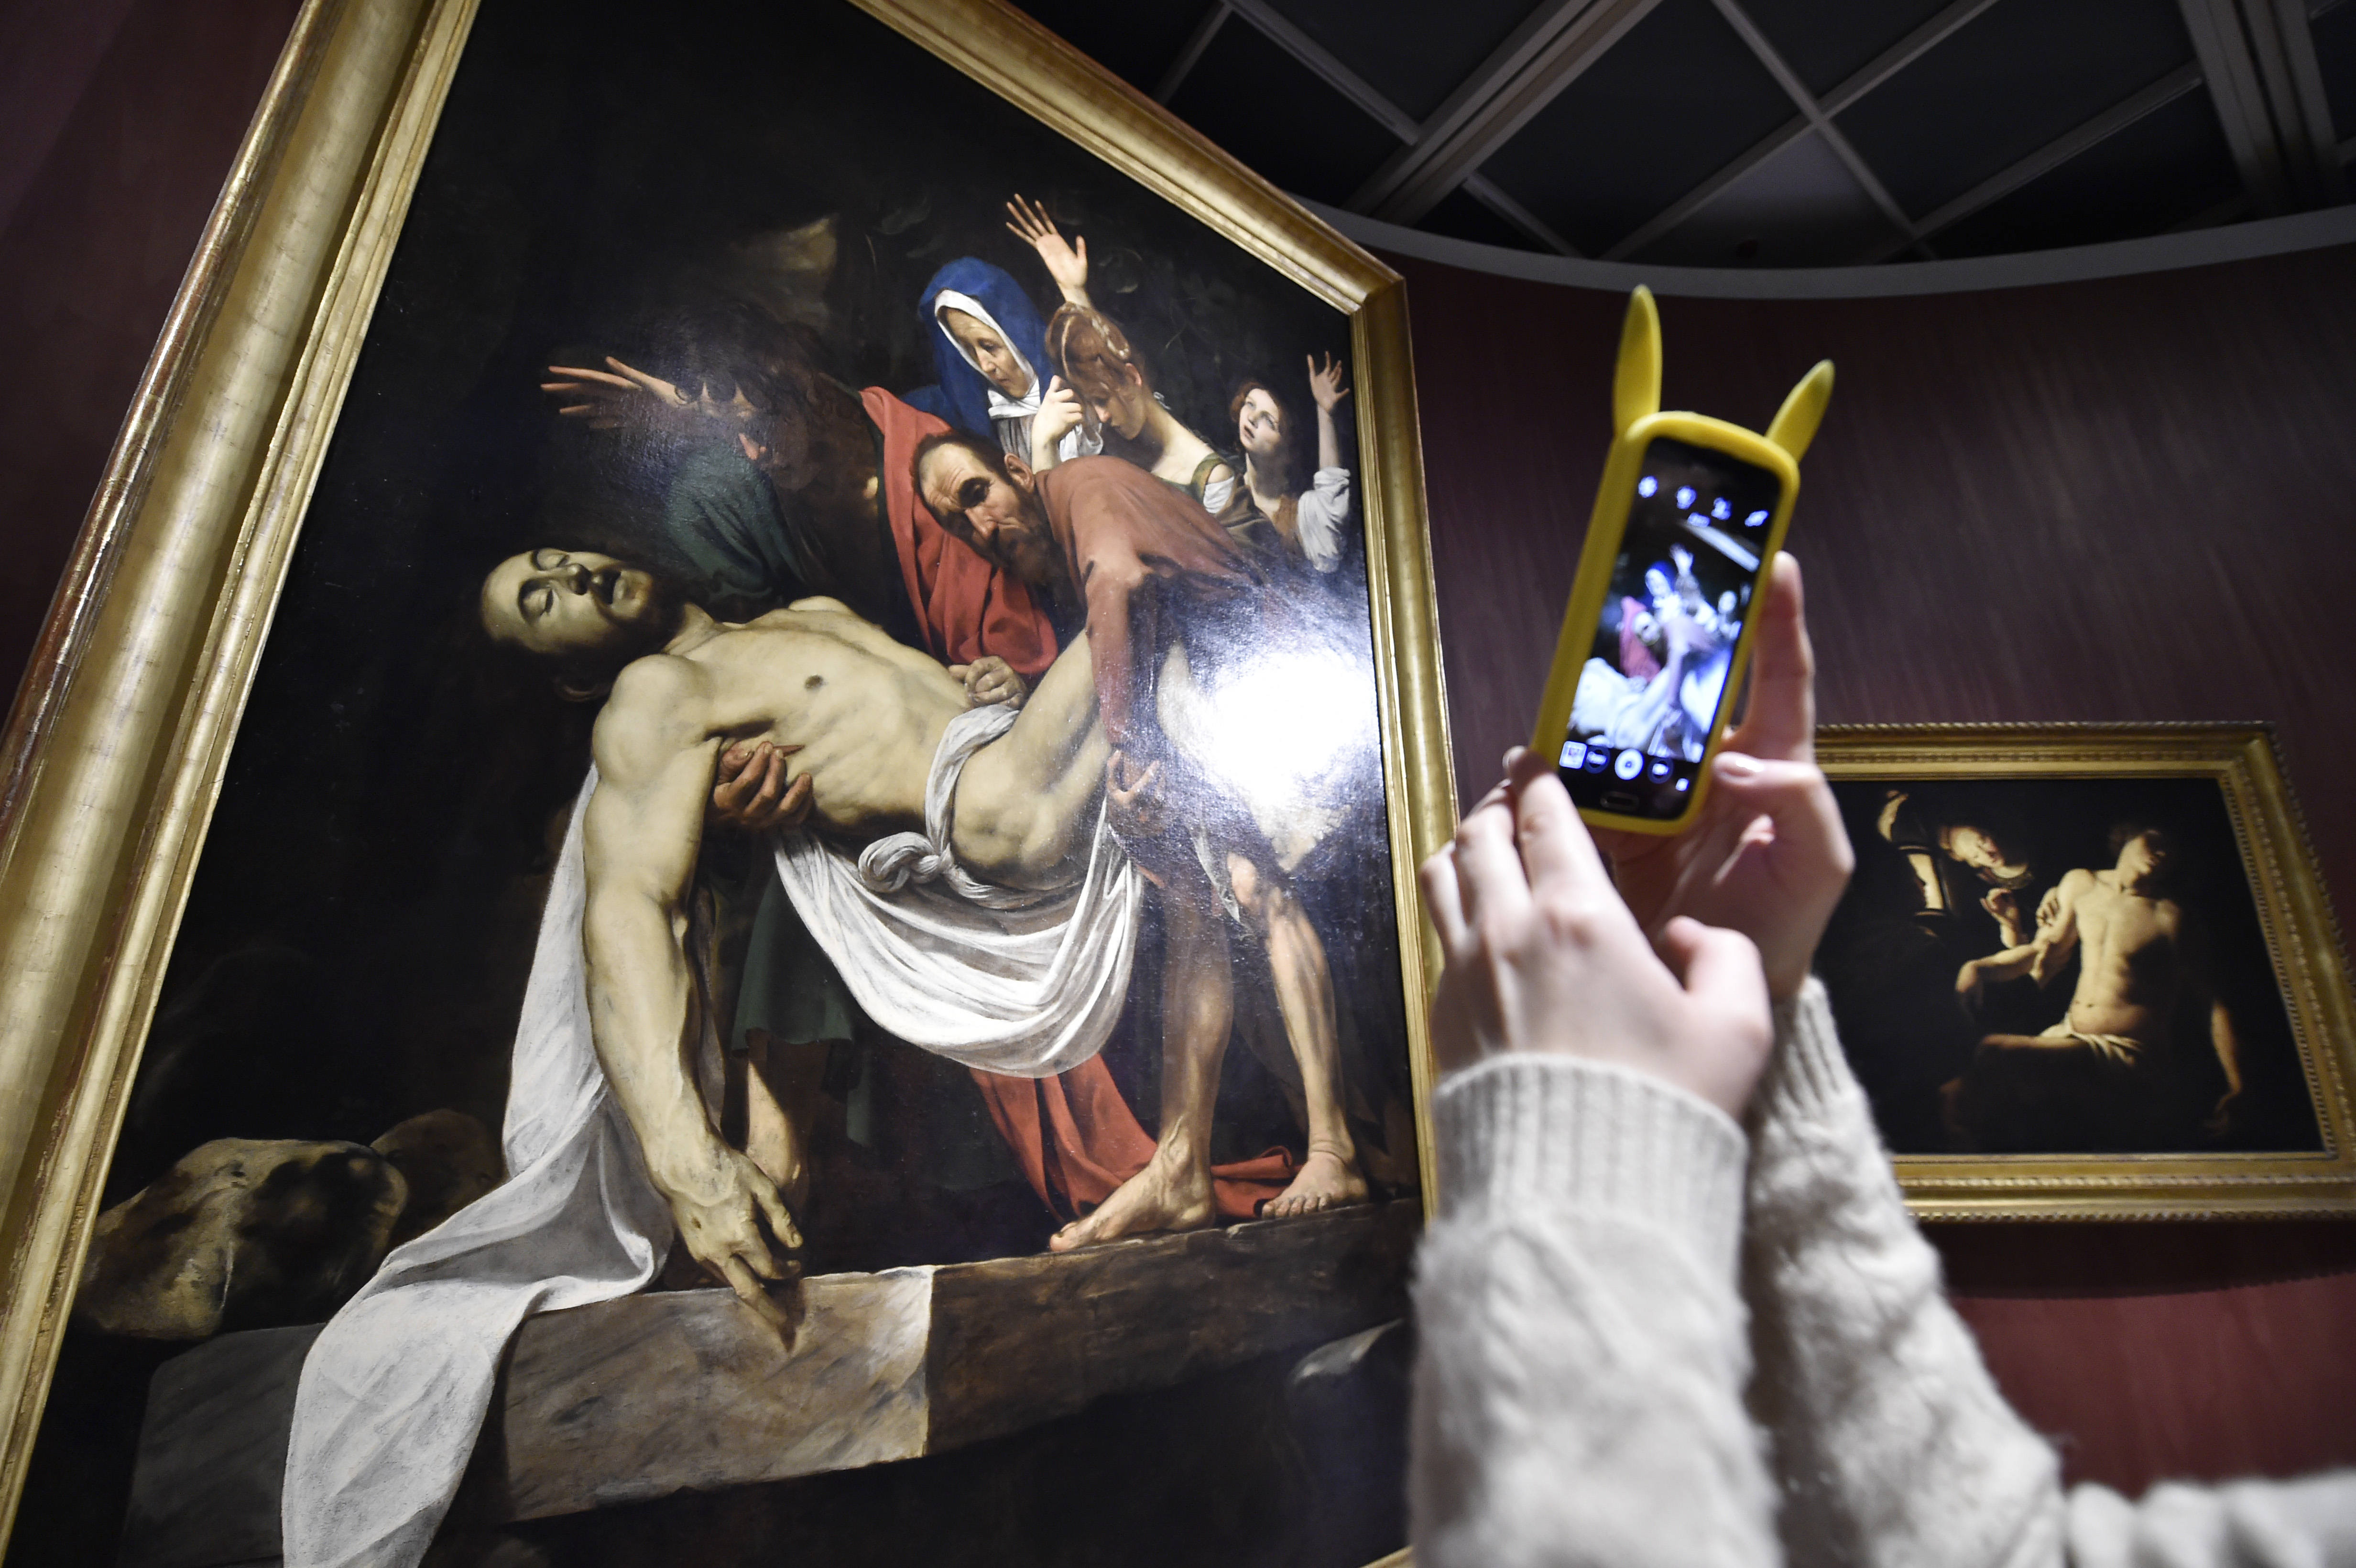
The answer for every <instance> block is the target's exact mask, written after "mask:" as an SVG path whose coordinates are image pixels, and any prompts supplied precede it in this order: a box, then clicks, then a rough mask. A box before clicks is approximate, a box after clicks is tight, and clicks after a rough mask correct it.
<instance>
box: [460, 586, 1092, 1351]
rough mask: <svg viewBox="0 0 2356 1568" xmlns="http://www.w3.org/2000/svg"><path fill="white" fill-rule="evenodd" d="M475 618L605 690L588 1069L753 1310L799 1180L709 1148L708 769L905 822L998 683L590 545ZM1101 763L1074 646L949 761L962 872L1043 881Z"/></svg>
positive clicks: (804, 814)
mask: <svg viewBox="0 0 2356 1568" xmlns="http://www.w3.org/2000/svg"><path fill="white" fill-rule="evenodd" d="M481 614H482V620H483V624H484V626H485V628H486V630H487V632H488V633H489V635H491V636H492V637H493V639H495V640H496V641H498V642H499V643H502V644H505V645H509V646H511V647H514V648H516V649H518V650H519V651H520V652H522V653H524V654H527V655H530V656H535V657H537V658H539V659H541V660H543V661H545V662H547V663H548V664H550V665H552V667H554V668H555V669H556V670H557V671H558V672H559V686H560V688H562V689H563V690H564V691H565V692H566V693H567V694H568V695H570V696H573V697H575V698H578V699H584V700H586V699H594V698H595V697H596V696H597V695H599V694H600V693H601V692H602V693H608V695H606V697H605V708H604V710H603V711H602V712H601V713H600V714H599V716H598V719H597V724H596V729H595V733H594V741H593V751H594V757H595V761H596V764H597V770H598V784H597V788H596V792H595V794H594V795H593V796H592V798H591V800H590V803H589V805H588V809H587V816H586V818H585V821H584V857H585V865H586V871H587V880H588V889H589V892H588V902H587V907H586V912H585V913H584V919H583V929H582V943H583V948H584V955H585V958H586V962H587V973H588V993H589V1014H590V1024H591V1030H592V1033H593V1035H594V1044H595V1049H596V1053H597V1058H598V1061H599V1062H600V1063H601V1065H602V1066H603V1067H604V1069H605V1075H606V1079H607V1081H608V1082H609V1083H610V1084H611V1085H612V1088H613V1091H614V1094H615V1096H616V1100H617V1101H618V1102H619V1104H620V1105H621V1107H622V1110H623V1112H624V1114H625V1115H626V1116H627V1117H628V1118H629V1122H630V1125H631V1126H632V1127H633V1128H634V1129H635V1130H636V1131H637V1136H638V1140H639V1144H640V1147H641V1148H642V1150H643V1152H644V1155H645V1157H646V1164H647V1169H648V1175H649V1176H650V1177H651V1178H652V1179H653V1181H654V1183H655V1186H656V1188H657V1189H659V1191H660V1192H661V1193H662V1195H663V1197H664V1199H665V1200H667V1201H668V1202H669V1206H670V1209H671V1211H672V1213H673V1214H674V1216H675V1217H676V1219H677V1221H678V1223H679V1228H680V1235H681V1236H682V1238H683V1239H684V1240H685V1242H686V1243H687V1246H688V1249H689V1251H690V1252H691V1253H692V1254H693V1255H694V1256H695V1258H696V1259H697V1261H698V1262H700V1263H701V1264H703V1265H704V1266H705V1267H706V1268H707V1269H709V1270H711V1271H712V1273H713V1274H714V1275H718V1276H719V1277H721V1278H722V1279H724V1280H725V1281H726V1282H727V1283H728V1284H729V1285H731V1286H733V1287H734V1289H735V1290H736V1292H737V1293H738V1295H740V1296H743V1297H744V1299H745V1301H746V1303H747V1304H748V1305H751V1306H753V1307H755V1310H761V1311H765V1312H766V1298H765V1297H763V1296H762V1295H761V1292H760V1288H759V1285H758V1283H757V1282H758V1280H759V1279H764V1278H775V1277H777V1275H778V1274H779V1262H778V1258H777V1249H778V1247H780V1246H782V1247H784V1248H787V1249H790V1248H793V1247H797V1246H798V1245H799V1244H800V1241H799V1236H798V1232H797V1231H796V1229H795V1226H794V1222H793V1218H792V1215H791V1213H790V1212H789V1211H788V1208H787V1203H786V1202H785V1200H784V1199H783V1198H782V1197H781V1196H780V1190H779V1189H780V1186H781V1185H784V1186H786V1187H787V1188H788V1189H790V1188H791V1187H793V1186H794V1185H795V1184H796V1183H797V1182H798V1179H800V1171H799V1169H798V1165H799V1154H798V1151H790V1152H788V1153H787V1155H785V1156H784V1157H782V1159H781V1160H776V1159H773V1161H772V1163H782V1164H784V1165H786V1166H787V1168H776V1169H766V1170H765V1169H764V1168H762V1167H761V1166H760V1165H758V1164H756V1163H755V1161H754V1160H753V1159H752V1158H750V1157H747V1156H746V1155H744V1154H743V1153H740V1152H739V1151H737V1150H734V1149H732V1148H730V1147H727V1146H726V1145H725V1144H723V1142H722V1141H721V1139H720V1138H719V1136H718V1135H717V1134H716V1133H715V1132H714V1131H713V1129H712V1125H711V1123H710V1121H709V1120H708V1118H707V1117H706V1115H705V1113H704V1109H703V1104H702V1102H701V1097H700V1096H699V1094H698V1092H697V1088H696V1083H695V1075H694V1072H693V1071H692V1068H691V1061H690V1057H689V1045H688V1037H689V1019H690V1017H691V1006H690V1003H691V995H692V985H693V981H692V976H691V972H690V967H689V960H688V955H687V951H686V947H685V933H686V923H687V922H686V913H685V908H686V895H687V892H688V890H689V887H690V885H691V880H692V878H693V874H694V869H695V861H696V854H697V850H698V848H699V846H700V843H701V835H702V829H703V823H704V815H705V810H706V801H707V799H708V798H709V797H710V795H711V794H712V779H713V771H714V762H715V759H716V758H717V757H718V755H719V753H720V752H721V750H722V748H723V747H725V746H730V745H732V744H734V743H745V744H753V745H758V744H760V743H761V742H767V743H768V744H769V745H770V746H771V747H773V748H774V749H775V751H776V752H777V753H781V754H785V755H790V756H791V758H792V761H793V765H792V768H791V773H792V775H793V777H792V782H791V784H790V786H789V787H788V788H787V790H786V791H785V792H784V795H783V798H782V800H781V801H780V802H779V803H778V805H779V807H780V810H779V812H778V813H777V817H778V818H782V822H781V825H785V826H793V825H798V824H802V823H807V825H808V826H809V827H810V828H811V829H812V830H814V831H816V832H818V833H820V834H824V835H828V836H830V837H834V838H836V839H838V840H840V841H847V842H849V843H851V844H864V843H868V842H871V841H873V840H874V839H876V838H878V837H882V836H883V835H885V834H887V833H893V832H896V831H902V830H911V829H922V828H923V827H924V826H925V821H926V806H925V792H926V780H927V777H928V775H929V773H931V771H932V769H933V767H934V763H935V758H936V753H937V752H938V751H939V749H940V746H941V741H942V737H943V735H944V732H945V731H947V730H948V726H949V724H950V721H951V720H954V719H956V718H958V715H960V714H961V713H964V712H966V711H967V709H968V708H969V705H970V704H978V703H980V702H982V701H985V700H987V699H989V698H990V697H991V696H992V695H994V694H995V692H996V691H997V690H999V689H1001V688H1000V687H999V686H997V685H996V684H995V683H997V682H998V681H999V680H1000V679H1001V675H1000V672H999V671H998V670H997V668H996V667H995V665H994V661H991V662H985V663H981V664H977V665H975V666H973V667H969V668H968V669H967V672H966V680H965V682H964V683H963V684H961V683H960V682H959V680H958V678H957V677H954V676H952V675H951V674H950V673H949V672H948V670H946V669H944V668H943V667H941V666H940V665H939V664H937V663H936V662H935V661H934V660H932V659H930V658H928V657H926V656H924V655H923V654H920V653H918V652H916V651H915V650H914V649H911V648H906V647H904V646H902V645H899V644H897V643H895V642H894V641H892V639H891V638H890V637H888V636H886V635H884V634H883V631H882V630H881V629H879V628H878V627H876V626H874V625H873V624H871V623H869V622H867V621H864V620H862V619H861V618H860V617H859V616H857V615H856V614H854V613H851V611H850V610H849V609H848V608H847V607H845V606H844V605H842V604H841V603H839V602H837V601H834V600H830V599H806V600H802V601H799V602H798V603H794V604H792V605H790V606H788V607H787V608H786V609H783V610H777V611H772V612H771V613H768V614H766V615H763V616H761V617H759V618H758V619H757V620H754V621H750V622H747V623H744V624H741V625H738V624H725V623H723V622H719V621H715V620H714V619H712V616H710V615H709V614H707V613H704V611H703V610H701V608H699V607H698V606H696V605H694V604H692V603H683V602H681V601H680V600H678V599H676V598H673V597H671V596H669V594H668V593H666V592H665V591H664V588H663V586H662V584H661V583H660V582H659V581H658V580H657V579H655V578H654V577H653V576H651V575H650V574H649V573H648V572H646V571H642V570H640V569H638V568H637V567H634V566H631V565H628V564H626V563H624V562H621V561H618V560H613V559H612V558H610V557H607V556H602V555H594V554H589V553H586V552H577V551H565V550H560V549H541V550H535V551H533V552H531V553H530V554H527V555H519V556H516V557H513V558H511V559H510V560H506V561H503V562H501V563H500V564H499V566H498V567H497V568H496V569H494V570H493V571H492V572H491V573H490V575H489V576H488V577H487V579H486V580H485V581H484V583H483V590H482V598H481ZM1107 759H1108V748H1107V746H1106V743H1105V741H1104V737H1103V732H1102V731H1101V730H1100V729H1099V728H1098V725H1097V723H1096V721H1095V692H1094V689H1093V685H1092V682H1091V680H1090V674H1089V667H1088V659H1087V641H1086V639H1085V638H1080V639H1076V641H1075V643H1074V645H1073V646H1072V647H1071V648H1070V649H1067V650H1066V656H1064V657H1061V658H1059V659H1058V660H1057V661H1056V663H1055V665H1054V666H1053V667H1050V669H1049V671H1048V673H1047V674H1046V676H1045V677H1044V678H1043V679H1042V680H1041V681H1040V683H1039V685H1038V688H1037V689H1036V690H1035V691H1033V693H1032V694H1031V696H1030V698H1029V700H1028V702H1027V704H1026V705H1025V706H1024V707H1023V709H1022V711H1021V713H1020V714H1019V715H1017V716H1015V717H1014V719H1013V720H1012V725H1011V727H1009V728H1007V729H1006V731H1005V732H1004V733H1003V734H1002V735H1000V736H999V737H998V738H997V739H995V740H993V741H989V742H988V743H987V744H984V745H981V746H980V748H979V749H978V750H976V751H975V752H973V753H972V755H971V757H970V759H969V761H968V762H967V763H966V764H965V767H964V771H963V773H962V774H961V775H959V777H958V782H957V784H956V793H955V815H954V828H953V833H952V843H953V845H954V848H955V851H956V857H957V859H958V863H959V865H960V866H961V867H963V868H964V869H966V870H967V871H969V873H971V874H972V875H973V876H976V877H979V878H981V879H984V880H989V881H991V882H994V883H997V884H1001V885H1003V886H1006V887H1011V888H1035V887H1040V886H1044V885H1050V884H1052V883H1054V882H1055V880H1058V874H1059V873H1061V872H1064V871H1065V870H1066V868H1067V862H1069V861H1070V860H1071V859H1072V858H1073V857H1074V855H1075V854H1076V852H1078V851H1081V850H1084V849H1085V848H1087V843H1088V839H1089V837H1090V835H1091V833H1092V832H1093V830H1094V828H1095V825H1096V813H1095V810H1094V807H1095V805H1096V802H1097V799H1098V791H1099V790H1100V789H1101V788H1102V787H1103V779H1104V775H1105V770H1106V763H1107ZM1124 798H1125V797H1124Z"/></svg>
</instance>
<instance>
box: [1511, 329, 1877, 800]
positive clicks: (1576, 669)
mask: <svg viewBox="0 0 2356 1568" xmlns="http://www.w3.org/2000/svg"><path fill="white" fill-rule="evenodd" d="M1832 392H1833V365H1832V361H1831V360H1829V359H1823V360H1819V361H1817V363H1816V365H1815V368H1813V369H1811V370H1810V371H1809V372H1808V373H1807V374H1806V375H1805V376H1804V377H1802V378H1801V379H1800V384H1799V385H1798V386H1796V387H1794V388H1793V389H1792V391H1791V395H1790V396H1788V397H1786V398H1785V399H1784V400H1783V407H1782V408H1781V409H1780V410H1778V411H1776V414H1775V419H1774V422H1773V423H1772V424H1770V425H1769V426H1768V427H1767V432H1766V433H1765V434H1764V435H1762V434H1760V433H1758V432H1754V431H1748V430H1744V429H1743V428H1742V427H1741V426H1740V425H1732V424H1729V423H1727V422H1726V421H1724V420H1716V419H1711V418H1710V417H1709V416H1708V415H1707V414H1696V413H1677V412H1668V413H1665V412H1663V411H1661V315H1660V312H1659V310H1658V309H1657V308H1656V307H1655V305H1654V304H1653V291H1652V290H1650V289H1648V288H1645V287H1644V286H1643V285H1642V284H1639V285H1637V288H1636V292H1635V293H1632V294H1630V295H1629V296H1628V315H1627V318H1626V320H1625V322H1624V323H1623V324H1622V326H1621V329H1620V363H1619V366H1618V368H1616V369H1615V370H1614V372H1613V374H1612V423H1613V424H1614V425H1615V426H1616V427H1618V430H1619V434H1618V435H1617V436H1616V437H1615V438H1614V439H1613V441H1612V453H1611V455H1610V457H1608V458H1607V459H1605V461H1604V464H1603V483H1602V484H1601V485H1600V486H1599V487H1598V488H1597V490H1596V493H1595V510H1594V511H1593V512H1592V513H1591V514H1590V516H1589V517H1588V523H1587V545H1586V548H1585V549H1583V550H1582V551H1580V558H1579V577H1578V579H1577V581H1574V582H1573V583H1572V585H1571V590H1570V603H1569V606H1568V607H1567V608H1566V609H1565V610H1564V611H1563V616H1562V635H1560V637H1559V638H1558V639H1557V641H1556V644H1555V653H1554V669H1553V672H1552V673H1551V674H1549V675H1548V676H1547V687H1546V696H1545V697H1544V698H1543V699H1540V701H1539V703H1538V718H1537V727H1536V728H1535V729H1534V730H1533V731H1532V732H1531V741H1530V749H1531V750H1532V751H1535V752H1539V753H1540V754H1541V755H1544V756H1547V757H1552V756H1554V755H1555V754H1556V753H1557V752H1560V751H1561V749H1562V742H1563V738H1564V736H1565V735H1567V734H1568V733H1569V729H1570V706H1571V699H1572V698H1573V697H1574V696H1575V695H1576V694H1577V692H1578V690H1579V674H1580V669H1581V668H1582V667H1584V666H1585V664H1586V662H1587V656H1588V652H1589V650H1590V647H1591V646H1592V645H1593V643H1594V639H1595V625H1596V617H1597V616H1598V614H1599V613H1601V610H1602V608H1603V596H1604V594H1605V593H1606V592H1609V590H1610V588H1611V585H1612V568H1613V566H1614V565H1615V564H1616V563H1617V562H1618V560H1619V556H1620V543H1621V539H1622V537H1623V536H1624V535H1625V533H1626V528H1627V522H1628V517H1629V514H1630V512H1631V511H1632V509H1633V507H1634V506H1635V502H1636V480H1637V477H1638V474H1637V470H1638V468H1639V467H1640V466H1641V465H1642V463H1643V460H1644V452H1645V449H1646V448H1647V447H1649V446H1650V445H1651V444H1652V443H1653V442H1654V441H1655V440H1656V439H1658V438H1660V437H1663V436H1666V437H1669V438H1670V439H1672V440H1676V441H1682V442H1687V443H1691V444H1693V445H1695V446H1701V447H1708V448H1710V449H1712V450H1715V451H1718V452H1723V453H1726V454H1728V455H1729V456H1730V457H1733V458H1736V459H1738V460H1740V461H1741V462H1744V463H1748V464H1752V465H1754V466H1756V467H1759V468H1763V469H1765V470H1767V471H1768V472H1769V473H1772V474H1773V475H1775V476H1776V478H1777V479H1778V480H1779V481H1781V485H1782V488H1781V494H1780V495H1779V496H1778V497H1777V499H1776V503H1775V515H1774V517H1772V519H1770V521H1769V522H1768V525H1767V536H1766V539H1765V543H1764V545H1763V547H1762V549H1761V552H1760V560H1761V561H1762V563H1766V564H1765V565H1764V566H1763V567H1762V571H1761V574H1760V579H1759V581H1760V589H1761V592H1764V590H1765V586H1766V581H1767V578H1766V572H1767V571H1768V570H1772V563H1773V561H1774V559H1775V553H1776V551H1778V550H1780V549H1783V531H1784V529H1785V528H1788V527H1789V526H1790V524H1791V520H1792V503H1793V502H1794V500H1795V499H1797V498H1798V496H1799V493H1800V454H1801V453H1804V452H1805V451H1806V450H1807V449H1808V443H1809V441H1810V440H1812V439H1813V438H1814V437H1815V433H1816V426H1817V425H1818V424H1819V423H1821V422H1822V421H1823V420H1824V417H1825V405H1826V403H1827V402H1828V401H1830V400H1831V398H1832ZM1758 620H1759V617H1758V616H1757V615H1756V614H1755V613H1754V614H1746V615H1745V616H1744V617H1743V624H1742V631H1741V634H1740V636H1739V637H1737V639H1736V641H1735V645H1734V656H1733V659H1732V662H1731V663H1730V666H1729V667H1728V670H1727V677H1726V691H1727V700H1725V701H1723V702H1721V703H1720V704H1719V711H1718V719H1717V721H1716V723H1715V725H1714V726H1713V727H1712V729H1711V730H1710V733H1709V741H1708V747H1707V748H1706V749H1705V751H1704V752H1703V760H1704V762H1705V763H1707V762H1708V759H1709V758H1710V757H1713V756H1715V755H1716V754H1717V752H1718V746H1719V739H1720V737H1722V736H1723V735H1724V734H1725V733H1726V721H1727V715H1728V713H1729V711H1730V709H1732V708H1733V706H1734V701H1733V696H1734V694H1735V693H1737V692H1739V691H1740V690H1741V688H1742V677H1743V675H1744V672H1745V671H1746V670H1747V669H1748V668H1749V667H1750V663H1751V636H1752V634H1753V632H1754V631H1756V629H1757V626H1758ZM1709 780H1710V770H1709V768H1708V766H1707V765H1705V766H1704V767H1703V768H1702V769H1701V771H1700V773H1699V775H1698V776H1697V778H1696V779H1695V781H1694V791H1693V795H1692V798H1691V799H1690V800H1689V801H1688V802H1687V805H1686V809H1685V811H1684V812H1683V813H1682V814H1681V815H1679V816H1675V817H1666V818H1656V817H1650V816H1625V815H1623V814H1622V813H1619V812H1612V811H1604V810H1601V808H1598V807H1593V806H1582V807H1580V816H1583V817H1585V818H1586V819H1587V820H1588V822H1589V823H1590V824H1591V825H1592V826H1594V827H1616V828H1625V829H1627V830H1629V831H1631V832H1635V833H1664V834H1665V833H1676V832H1681V831H1683V829H1684V828H1685V827H1686V825H1687V823H1688V822H1690V821H1691V820H1692V819H1693V816H1694V814H1695V813H1696V812H1697V811H1699V810H1700V809H1701V806H1702V802H1703V801H1704V800H1705V799H1707V798H1708V795H1709Z"/></svg>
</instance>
